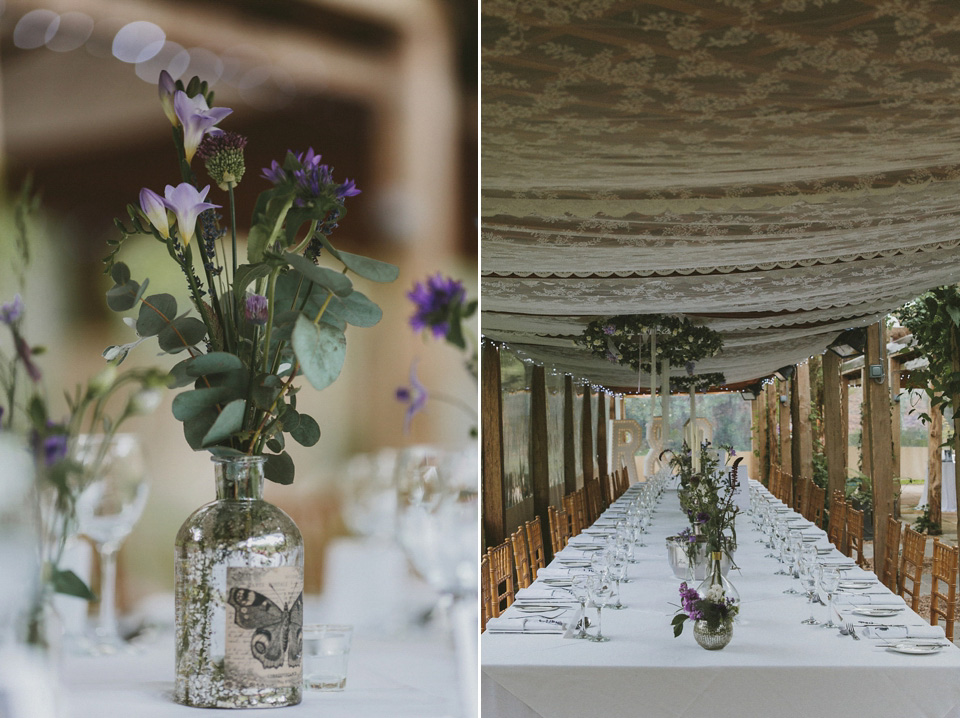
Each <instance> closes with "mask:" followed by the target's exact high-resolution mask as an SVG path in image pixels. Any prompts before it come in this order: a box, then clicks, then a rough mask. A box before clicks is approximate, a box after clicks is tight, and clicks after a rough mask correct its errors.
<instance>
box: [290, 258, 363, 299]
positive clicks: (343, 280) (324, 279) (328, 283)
mask: <svg viewBox="0 0 960 718" xmlns="http://www.w3.org/2000/svg"><path fill="white" fill-rule="evenodd" d="M283 257H284V259H286V260H287V264H289V265H290V266H291V267H293V268H294V269H295V270H296V271H298V272H300V274H301V275H303V277H304V278H305V279H306V280H308V281H310V282H313V283H314V284H317V285H319V286H321V287H323V288H324V289H328V290H330V291H331V292H333V293H334V294H336V295H337V296H340V297H345V296H347V295H348V294H350V292H352V291H353V282H351V281H350V279H349V277H347V275H345V274H343V273H341V272H336V271H334V270H332V269H330V268H329V267H318V266H317V265H316V264H314V263H313V262H311V261H310V260H309V259H307V258H306V257H301V256H300V255H299V254H293V253H291V252H287V253H286V254H284V255H283Z"/></svg>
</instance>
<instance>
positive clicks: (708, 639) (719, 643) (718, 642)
mask: <svg viewBox="0 0 960 718" xmlns="http://www.w3.org/2000/svg"><path fill="white" fill-rule="evenodd" d="M693 637H694V638H695V639H697V643H699V644H700V645H701V646H702V647H703V648H706V649H707V650H708V651H719V650H720V649H721V648H723V647H725V646H726V645H727V644H728V643H730V639H731V638H733V621H732V620H731V621H724V622H722V623H721V624H720V625H719V626H717V627H716V628H715V629H711V628H710V627H709V626H707V622H706V621H702V620H701V621H694V622H693Z"/></svg>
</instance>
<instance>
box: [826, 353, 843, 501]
mask: <svg viewBox="0 0 960 718" xmlns="http://www.w3.org/2000/svg"><path fill="white" fill-rule="evenodd" d="M841 382H843V383H844V385H846V381H845V380H844V379H843V378H842V377H841V376H840V357H839V356H837V355H836V354H834V353H833V352H832V351H830V350H829V349H828V350H827V351H826V353H825V354H824V355H823V453H824V455H825V456H826V459H827V477H828V479H827V501H828V502H829V501H832V499H833V492H834V491H843V490H844V484H845V483H846V481H847V443H846V442H845V441H844V436H845V435H846V432H845V431H843V420H844V416H843V414H844V412H843V409H842V406H841V401H842V400H843V398H844V397H843V396H842V394H843V392H842V391H841V389H840V383H841Z"/></svg>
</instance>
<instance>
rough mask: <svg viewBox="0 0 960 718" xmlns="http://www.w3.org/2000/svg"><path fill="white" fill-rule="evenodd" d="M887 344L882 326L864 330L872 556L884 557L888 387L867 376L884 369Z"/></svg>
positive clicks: (889, 479)
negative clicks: (876, 366)
mask: <svg viewBox="0 0 960 718" xmlns="http://www.w3.org/2000/svg"><path fill="white" fill-rule="evenodd" d="M885 345H886V342H885V340H884V327H883V322H882V321H880V322H878V323H877V324H874V325H872V326H870V327H868V328H867V350H866V356H865V357H864V359H865V363H864V369H865V380H864V387H863V394H864V396H865V397H869V398H868V400H867V411H868V416H867V421H865V422H864V427H865V428H866V427H867V426H869V427H870V442H869V451H868V452H866V453H867V454H869V456H870V467H871V470H872V472H873V473H872V474H871V476H872V479H873V537H874V538H873V555H874V556H877V557H881V556H884V549H885V548H886V537H887V517H888V516H892V515H893V474H892V472H891V461H890V453H891V450H892V438H891V433H890V387H889V384H888V383H887V376H886V372H884V376H883V379H882V380H880V381H876V380H874V379H870V378H868V377H867V376H866V373H867V372H869V367H870V365H871V364H881V365H884V364H885V362H883V361H882V359H881V356H882V355H881V352H882V351H883V349H884V347H885Z"/></svg>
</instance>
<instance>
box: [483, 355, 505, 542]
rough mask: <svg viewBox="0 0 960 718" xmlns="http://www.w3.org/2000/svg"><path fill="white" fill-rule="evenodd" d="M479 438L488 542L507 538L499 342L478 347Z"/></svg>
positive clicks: (485, 532) (485, 531)
mask: <svg viewBox="0 0 960 718" xmlns="http://www.w3.org/2000/svg"><path fill="white" fill-rule="evenodd" d="M480 360H481V364H480V366H481V372H480V440H481V444H482V447H483V452H482V454H481V457H482V470H483V535H484V541H485V543H486V545H487V546H496V545H497V544H501V543H503V542H504V540H506V537H507V534H506V524H507V513H506V506H507V501H506V488H505V486H504V483H503V403H502V401H503V400H502V397H503V393H502V389H501V377H500V345H499V344H496V343H494V342H484V344H483V345H482V347H481V349H480Z"/></svg>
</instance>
